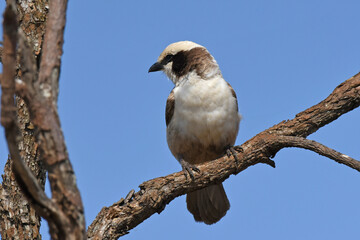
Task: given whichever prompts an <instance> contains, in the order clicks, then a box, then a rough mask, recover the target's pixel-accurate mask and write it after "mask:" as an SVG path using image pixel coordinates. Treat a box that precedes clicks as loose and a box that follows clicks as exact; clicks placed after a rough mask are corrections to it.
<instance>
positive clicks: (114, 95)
mask: <svg viewBox="0 0 360 240" xmlns="http://www.w3.org/2000/svg"><path fill="white" fill-rule="evenodd" d="M1 4H2V5H1V9H3V6H4V1H2V2H1ZM359 9H360V1H358V0H352V1H351V0H343V1H333V0H326V1H325V0H323V1H320V0H312V1H310V0H305V1H295V0H273V1H268V0H256V1H250V0H248V1H235V0H234V1H209V0H208V1H205V0H203V1H190V0H185V1H165V0H163V1H157V0H153V1H116V0H107V1H93V0H91V1H90V0H88V1H75V0H71V1H69V5H68V14H67V26H66V31H65V45H64V56H63V64H62V71H61V80H60V97H59V112H60V116H61V122H62V127H63V130H64V132H65V139H66V142H67V146H68V150H69V154H70V158H71V161H72V163H73V166H74V169H75V172H76V175H77V182H78V186H79V188H80V191H81V194H82V199H83V202H84V205H85V215H86V221H87V225H89V224H90V223H91V222H92V220H93V219H94V218H95V216H96V214H97V213H98V212H99V211H100V209H101V208H102V207H103V206H109V205H111V204H112V203H114V202H116V201H118V200H119V199H120V198H121V197H124V196H125V195H126V194H127V193H128V192H129V190H131V189H135V190H138V188H137V186H138V185H139V184H141V183H142V182H143V181H146V180H149V179H152V178H156V177H159V176H164V175H167V174H170V173H173V172H175V171H180V170H181V167H180V165H179V164H178V162H177V161H176V160H175V159H174V157H173V156H172V155H171V153H170V151H169V150H168V147H167V143H166V136H165V129H166V128H165V117H164V115H165V114H164V110H165V102H166V98H167V96H168V94H169V92H170V91H171V89H172V88H173V84H172V82H171V81H169V80H168V79H167V78H166V76H165V75H164V74H161V73H153V74H148V73H147V70H148V69H149V67H150V65H151V64H152V63H154V62H155V61H156V59H157V57H158V55H159V54H160V53H161V51H162V50H163V49H164V48H165V47H166V46H167V45H168V44H170V43H172V42H175V41H180V40H191V41H194V42H197V43H199V44H201V45H204V46H205V47H207V48H208V50H209V51H210V53H211V54H212V55H213V56H214V57H215V59H216V60H217V62H218V63H219V65H220V68H221V70H222V73H223V75H224V77H225V79H226V80H227V81H228V82H229V83H230V84H231V85H232V86H233V87H234V89H235V91H236V93H237V96H238V100H239V108H240V111H241V114H242V115H243V120H242V122H241V124H240V132H239V136H238V138H237V144H241V143H243V142H244V141H246V140H248V139H250V138H251V137H253V136H254V135H255V134H257V133H259V132H261V131H263V130H265V129H267V128H269V127H271V126H273V125H274V124H277V123H279V122H280V121H282V120H287V119H291V118H293V117H294V116H295V114H296V113H298V112H300V111H302V110H304V109H306V108H308V107H310V106H312V105H314V104H317V103H318V102H319V101H321V100H322V99H324V98H325V97H326V96H327V95H328V94H329V93H330V92H331V91H332V90H333V89H334V88H335V87H336V86H337V85H338V84H340V83H341V82H342V81H344V80H345V79H348V78H349V77H351V76H353V75H354V74H356V73H357V72H359V70H360V58H359V52H360V42H359V39H360V31H359V24H360V21H359ZM359 121H360V109H356V110H354V111H352V112H350V113H348V114H346V115H344V116H342V117H341V118H340V119H338V120H336V121H335V122H333V123H331V124H329V125H328V126H325V127H323V128H321V129H320V130H319V131H318V132H316V133H315V134H312V135H310V136H309V139H313V140H316V141H319V142H321V143H323V144H325V145H327V146H329V147H332V148H334V149H336V150H338V151H340V152H342V153H344V154H348V155H350V156H352V157H354V158H356V159H359V160H360V146H359V134H360V124H359ZM2 136H3V134H2ZM2 139H3V140H2V143H1V144H0V153H1V155H0V167H1V169H2V168H3V166H4V164H5V159H6V154H7V150H6V147H5V145H4V137H2ZM274 160H275V162H276V165H277V167H276V169H272V168H270V167H268V166H265V165H260V164H258V165H256V166H254V167H251V168H249V169H247V170H246V171H244V172H242V173H240V174H239V175H237V176H232V177H230V179H228V180H227V181H226V182H225V183H224V186H225V189H226V192H227V194H228V197H229V200H230V202H231V208H230V211H229V212H228V213H227V215H226V216H225V217H224V218H223V219H222V220H221V221H220V222H219V223H217V224H215V225H212V226H207V225H204V224H200V223H195V222H194V221H193V218H192V216H191V215H190V213H188V212H187V210H186V205H185V197H184V196H182V197H179V198H177V199H175V200H174V201H172V202H171V203H170V204H169V205H168V206H167V207H166V209H165V210H164V211H163V212H162V213H161V214H160V215H157V214H156V215H153V216H152V217H151V218H149V219H147V220H146V221H145V222H144V223H142V224H141V225H140V226H138V227H137V228H135V229H134V230H131V231H130V234H129V235H127V236H125V237H123V239H158V240H161V239H174V240H176V239H179V240H184V239H207V240H211V239H214V240H215V239H216V240H218V239H277V240H278V239H284V240H287V239H292V240H297V239H299V240H300V239H301V240H302V239H327V240H330V239H358V238H359V226H360V206H359V201H360V190H359V182H360V174H359V173H358V172H356V171H355V170H353V169H350V168H348V167H346V166H342V165H339V164H337V163H335V162H333V161H332V160H329V159H327V158H324V157H321V156H319V155H317V154H315V153H313V152H309V151H306V150H299V149H285V150H281V151H280V152H279V153H278V154H277V155H276V157H275V158H274ZM43 229H44V228H43ZM43 231H45V232H46V231H47V230H46V228H45V229H44V230H43ZM48 238H49V235H47V234H45V235H44V239H48Z"/></svg>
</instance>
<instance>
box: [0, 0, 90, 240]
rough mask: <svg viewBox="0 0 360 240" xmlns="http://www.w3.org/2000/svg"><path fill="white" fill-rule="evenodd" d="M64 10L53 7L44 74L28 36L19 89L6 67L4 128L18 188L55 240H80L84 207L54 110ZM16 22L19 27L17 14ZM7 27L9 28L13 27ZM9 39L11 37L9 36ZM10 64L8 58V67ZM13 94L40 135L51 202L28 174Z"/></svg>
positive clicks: (56, 2) (62, 4) (54, 3)
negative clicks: (20, 142) (21, 188)
mask: <svg viewBox="0 0 360 240" xmlns="http://www.w3.org/2000/svg"><path fill="white" fill-rule="evenodd" d="M66 5H67V1H63V0H51V1H50V10H49V11H50V13H49V17H48V22H47V25H46V33H45V40H44V47H43V49H44V52H43V54H42V59H41V63H40V71H38V69H37V65H36V62H35V59H34V57H33V54H32V51H31V50H30V49H29V47H28V46H27V45H26V40H25V38H24V34H22V33H20V34H19V36H20V43H19V45H20V48H21V50H22V55H21V65H22V69H21V70H22V72H23V75H22V80H20V79H18V80H17V84H16V88H15V81H14V76H15V74H14V73H15V67H14V66H15V64H14V63H15V62H14V61H13V62H12V65H11V66H10V65H9V64H8V65H6V64H4V74H5V75H6V76H5V77H6V78H4V82H3V84H2V87H3V89H4V91H3V95H2V99H3V101H2V102H4V104H3V105H2V106H3V108H2V109H3V110H4V113H3V114H2V123H3V125H4V127H5V129H6V135H7V137H8V136H9V137H8V138H7V141H8V145H9V149H10V153H11V155H12V157H13V158H14V159H16V161H14V162H16V163H15V164H16V168H15V170H16V171H15V175H16V176H20V177H21V178H19V184H20V185H22V184H24V185H25V187H24V189H23V191H24V192H25V193H26V194H28V195H29V196H30V199H31V200H32V201H33V202H34V204H35V205H36V206H37V210H38V211H39V213H40V214H41V215H42V216H43V217H44V218H46V219H47V220H48V223H49V226H50V233H51V236H52V238H53V239H76V240H77V239H84V238H85V220H84V215H83V206H82V202H81V197H80V193H79V190H78V188H77V186H76V180H75V174H74V171H73V169H72V166H71V163H70V160H69V156H68V153H67V150H66V146H65V141H64V136H63V133H62V130H61V127H60V120H59V116H58V113H57V105H56V101H57V91H58V80H59V72H60V59H61V55H62V44H63V34H64V26H65V13H66ZM12 17H13V19H15V20H14V21H15V22H16V14H15V12H13V16H12ZM6 25H9V22H7V23H6ZM9 26H12V25H9ZM10 30H11V31H9V33H11V34H12V35H11V36H12V37H13V38H12V43H14V44H13V46H12V48H11V49H12V51H13V52H12V53H13V54H12V55H13V57H12V59H10V58H9V60H14V59H15V49H16V37H17V34H16V33H17V26H16V25H15V26H12V29H10ZM4 35H5V34H4ZM8 36H10V35H9V34H8ZM4 49H5V50H6V49H8V47H6V46H5V48H4ZM5 55H6V54H5ZM7 59H8V58H5V56H4V59H3V60H4V62H6V61H5V60H7ZM9 72H10V73H9ZM8 75H9V76H8ZM10 75H11V77H10ZM8 85H9V86H8ZM8 89H10V90H8ZM14 91H15V92H14ZM14 93H16V94H18V95H19V96H20V97H22V98H23V99H24V101H25V102H26V104H27V105H28V107H29V112H30V116H31V119H32V121H33V123H34V125H35V129H36V131H35V136H36V138H37V139H38V141H39V149H40V153H41V157H42V160H43V162H44V164H45V166H46V168H47V170H48V175H49V180H50V186H51V189H52V200H50V199H48V198H47V197H46V195H45V193H44V192H43V191H42V189H41V188H40V187H39V186H38V185H36V183H37V182H36V181H34V179H35V178H34V176H33V175H32V174H31V172H30V171H28V169H26V168H25V167H26V165H24V162H23V161H22V160H21V157H20V155H19V152H18V149H17V148H16V146H17V143H18V140H19V139H16V138H15V136H17V135H16V134H15V133H16V132H17V126H16V121H15V119H16V115H15V114H14V110H15V108H14V102H13V99H14V96H15V95H14ZM10 100H12V101H10ZM9 106H10V108H9ZM11 107H12V108H11ZM10 110H11V111H10ZM5 111H7V112H5ZM10 131H11V132H10ZM8 133H9V134H8ZM18 164H19V165H18ZM23 175H24V176H23Z"/></svg>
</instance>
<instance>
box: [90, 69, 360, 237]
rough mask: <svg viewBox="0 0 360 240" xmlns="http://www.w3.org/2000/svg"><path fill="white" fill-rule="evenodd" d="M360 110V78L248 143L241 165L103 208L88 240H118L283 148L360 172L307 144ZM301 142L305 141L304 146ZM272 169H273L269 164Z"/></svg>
mask: <svg viewBox="0 0 360 240" xmlns="http://www.w3.org/2000/svg"><path fill="white" fill-rule="evenodd" d="M359 105H360V74H357V75H355V76H353V77H352V78H350V79H348V80H346V81H345V82H343V83H342V84H340V85H339V86H338V87H336V88H335V90H334V91H333V92H332V93H331V94H330V95H329V96H328V97H327V98H326V99H325V100H323V101H322V102H320V103H319V104H317V105H315V106H313V107H311V108H309V109H307V110H305V111H303V112H301V113H299V114H297V115H296V117H295V118H294V119H292V120H289V121H283V122H281V123H279V124H277V125H275V126H273V127H271V128H269V129H267V130H265V131H263V132H261V133H259V134H258V135H256V136H255V137H253V138H252V139H250V140H248V141H247V142H245V143H244V144H242V145H241V147H242V149H243V151H242V152H238V157H239V159H241V160H240V163H239V164H238V165H237V166H236V164H235V161H234V159H233V158H232V157H231V158H228V157H226V156H224V157H221V158H219V159H216V160H214V161H211V162H207V163H205V164H202V165H200V166H198V168H199V169H200V170H201V173H200V174H197V175H195V179H194V180H193V181H188V180H187V179H186V178H185V176H184V174H183V173H182V172H178V173H173V174H170V175H168V176H165V177H159V178H156V179H153V180H150V181H147V182H144V183H142V184H141V185H140V191H138V192H136V193H134V194H133V196H132V198H130V200H129V201H127V202H126V201H124V200H120V201H118V202H116V203H115V204H113V205H112V206H110V207H104V208H103V209H102V210H101V211H100V212H99V214H98V215H97V217H96V218H95V220H94V221H93V223H92V224H91V225H90V226H89V228H88V232H87V233H88V239H117V238H119V237H120V236H122V235H125V234H127V233H128V231H129V230H130V229H132V228H134V227H136V226H137V225H139V224H140V223H141V222H143V221H144V220H145V219H147V218H149V217H150V216H151V215H152V214H154V213H156V212H158V213H160V212H162V211H163V210H164V208H165V206H166V204H168V203H169V202H170V201H172V200H173V199H174V198H176V197H178V196H180V195H183V194H186V193H189V192H192V191H195V190H198V189H201V188H204V187H206V186H209V185H211V184H216V183H219V182H222V181H224V180H225V179H227V178H228V177H229V176H230V175H232V174H238V173H239V172H241V171H243V170H245V169H246V168H248V167H249V166H252V165H255V164H257V163H267V164H270V163H271V160H270V158H271V157H273V156H275V154H276V153H277V152H278V151H279V150H281V149H282V148H284V147H301V148H306V149H309V150H313V151H315V152H317V153H319V154H322V155H324V156H327V157H330V158H332V159H334V160H336V161H337V162H340V163H343V164H346V165H348V166H350V167H352V168H354V169H357V170H358V164H359V163H358V162H357V161H356V160H350V159H348V158H347V157H346V156H345V155H341V154H340V153H338V152H336V151H334V150H331V149H329V148H327V147H325V146H323V145H321V144H319V143H315V142H313V141H310V140H307V139H304V138H305V137H306V136H308V135H310V134H311V133H313V132H315V131H317V130H318V129H319V128H321V127H323V126H325V125H326V124H328V123H330V122H332V121H334V120H336V119H337V118H338V117H340V116H341V115H342V114H345V113H347V112H349V111H351V110H353V109H354V108H356V107H358V106H359ZM300 139H301V140H300ZM270 165H271V164H270Z"/></svg>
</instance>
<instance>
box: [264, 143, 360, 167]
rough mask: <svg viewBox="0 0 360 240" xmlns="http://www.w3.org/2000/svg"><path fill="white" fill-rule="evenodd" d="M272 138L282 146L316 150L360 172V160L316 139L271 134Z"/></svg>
mask: <svg viewBox="0 0 360 240" xmlns="http://www.w3.org/2000/svg"><path fill="white" fill-rule="evenodd" d="M271 138H272V139H273V140H272V141H274V142H275V143H276V144H279V147H280V148H285V147H297V148H304V149H307V150H310V151H313V152H316V153H318V154H320V155H322V156H325V157H328V158H330V159H332V160H334V161H335V162H337V163H340V164H344V165H346V166H348V167H351V168H352V169H355V170H357V171H358V172H360V161H357V160H355V159H353V158H351V157H349V156H347V155H345V154H342V153H340V152H337V151H335V150H334V149H331V148H329V147H327V146H324V145H323V144H321V143H318V142H316V141H313V140H309V139H306V138H302V137H293V136H269V139H271Z"/></svg>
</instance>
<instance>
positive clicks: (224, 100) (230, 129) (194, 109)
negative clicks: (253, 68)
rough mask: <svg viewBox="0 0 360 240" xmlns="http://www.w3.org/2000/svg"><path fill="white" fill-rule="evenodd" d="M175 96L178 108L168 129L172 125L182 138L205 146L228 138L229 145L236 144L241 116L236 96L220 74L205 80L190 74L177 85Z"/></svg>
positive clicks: (173, 129) (219, 142) (224, 141)
mask: <svg viewBox="0 0 360 240" xmlns="http://www.w3.org/2000/svg"><path fill="white" fill-rule="evenodd" d="M174 97H175V110H174V115H173V119H172V121H171V124H170V125H169V127H168V131H169V128H171V129H170V130H171V131H176V133H177V134H176V135H178V136H179V137H181V138H183V139H188V140H190V141H196V142H197V141H199V142H200V143H201V144H202V145H204V146H208V145H219V144H222V143H226V142H229V138H231V139H230V141H231V142H229V143H228V144H234V141H235V138H236V135H237V132H238V126H239V122H240V116H239V114H238V112H237V103H236V99H235V98H234V97H233V96H232V93H231V90H230V88H229V86H228V84H227V83H226V82H225V80H224V79H223V78H222V76H221V74H218V75H216V76H214V77H212V78H211V79H207V80H204V79H201V78H200V77H199V76H197V75H196V73H191V74H190V75H189V77H188V78H187V79H186V81H183V82H182V83H181V84H179V85H178V86H176V87H175V89H174ZM169 145H171V144H169ZM224 147H225V146H224Z"/></svg>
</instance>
